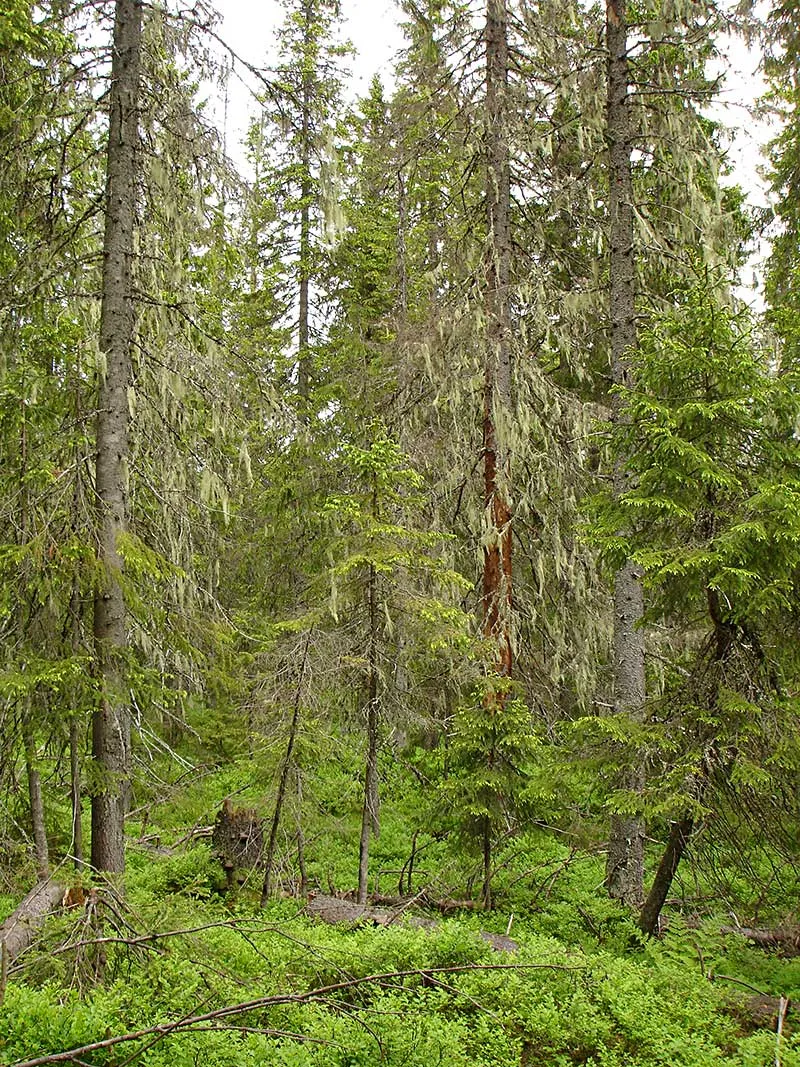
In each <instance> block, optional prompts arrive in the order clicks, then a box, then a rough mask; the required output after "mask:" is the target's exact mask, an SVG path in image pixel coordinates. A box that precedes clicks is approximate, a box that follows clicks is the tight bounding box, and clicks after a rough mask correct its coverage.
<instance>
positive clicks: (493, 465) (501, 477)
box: [482, 0, 513, 677]
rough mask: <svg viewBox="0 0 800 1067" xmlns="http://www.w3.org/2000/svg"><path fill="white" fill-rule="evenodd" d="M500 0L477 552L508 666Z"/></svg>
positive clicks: (494, 39)
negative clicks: (484, 532) (481, 531)
mask: <svg viewBox="0 0 800 1067" xmlns="http://www.w3.org/2000/svg"><path fill="white" fill-rule="evenodd" d="M507 87H508V15H507V10H506V0H488V3H487V8H486V150H487V164H486V215H487V226H488V233H489V241H488V248H487V252H486V323H487V326H486V339H487V352H486V369H485V377H484V398H483V457H484V459H483V461H484V507H485V510H486V519H487V522H488V526H489V535H488V539H487V543H486V546H485V548H484V557H483V590H482V593H483V632H484V636H485V637H486V638H487V639H488V640H490V641H491V642H492V643H493V644H494V646H495V648H496V659H495V670H496V672H497V673H498V674H499V675H501V676H503V677H510V676H511V673H512V669H513V641H512V634H511V608H512V553H511V544H512V539H511V538H512V534H511V521H512V507H511V464H510V455H509V447H508V441H507V437H508V423H509V421H510V418H511V408H512V391H511V343H510V332H511V330H510V321H509V307H508V291H509V280H510V274H511V237H510V220H509V216H510V197H511V190H510V178H509V148H508V128H507V126H508V124H507V118H506V109H507V99H506V96H507Z"/></svg>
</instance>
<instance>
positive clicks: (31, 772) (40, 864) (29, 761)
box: [22, 701, 50, 879]
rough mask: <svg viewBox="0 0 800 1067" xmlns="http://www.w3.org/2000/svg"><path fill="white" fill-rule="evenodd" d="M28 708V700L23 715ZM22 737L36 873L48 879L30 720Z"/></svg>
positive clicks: (42, 820)
mask: <svg viewBox="0 0 800 1067" xmlns="http://www.w3.org/2000/svg"><path fill="white" fill-rule="evenodd" d="M27 709H28V702H27V701H26V702H25V709H24V710H23V716H25V714H26V711H27ZM22 737H23V743H24V745H25V770H26V772H27V777H28V800H29V802H30V809H31V825H32V828H33V843H34V848H35V850H36V873H37V874H38V875H39V877H40V878H41V879H46V878H47V877H48V875H49V874H50V854H49V851H48V848H47V830H46V828H45V820H44V799H43V797H42V776H41V774H40V772H39V761H38V758H37V755H36V741H35V738H34V734H33V729H32V727H31V724H30V722H29V721H23V724H22Z"/></svg>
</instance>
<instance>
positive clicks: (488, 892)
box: [481, 815, 492, 908]
mask: <svg viewBox="0 0 800 1067" xmlns="http://www.w3.org/2000/svg"><path fill="white" fill-rule="evenodd" d="M481 897H482V902H483V906H484V908H491V906H492V820H491V819H490V818H489V816H488V815H484V817H483V891H482V893H481Z"/></svg>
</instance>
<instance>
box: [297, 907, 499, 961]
mask: <svg viewBox="0 0 800 1067" xmlns="http://www.w3.org/2000/svg"><path fill="white" fill-rule="evenodd" d="M412 899H413V898H412ZM409 903H410V901H405V902H404V903H403V904H402V905H401V906H400V907H399V908H380V907H375V906H374V905H372V904H356V903H355V902H354V901H352V900H342V899H340V898H339V897H330V896H327V895H326V894H325V893H316V894H315V895H314V896H313V897H310V898H309V901H308V904H307V905H306V908H305V912H306V915H308V916H309V917H310V918H312V919H319V920H320V921H321V922H324V923H328V924H329V925H331V926H335V925H337V924H339V923H346V924H349V925H351V926H358V925H368V926H369V925H372V926H393V925H395V924H396V923H397V922H398V921H400V920H401V919H402V920H403V921H404V922H405V923H407V924H408V925H409V926H415V927H417V928H418V929H422V930H435V929H436V928H437V927H438V926H439V925H440V924H439V922H438V921H437V920H436V919H424V918H422V917H421V916H419V915H407V914H405V909H406V908H407V907H408V905H409ZM480 937H481V938H482V939H483V940H484V941H485V942H486V943H487V944H489V945H491V947H492V948H493V949H494V950H495V952H517V951H518V950H519V945H518V944H517V942H516V941H514V940H513V939H512V938H510V937H506V936H505V935H504V934H492V933H488V932H487V931H481V933H480Z"/></svg>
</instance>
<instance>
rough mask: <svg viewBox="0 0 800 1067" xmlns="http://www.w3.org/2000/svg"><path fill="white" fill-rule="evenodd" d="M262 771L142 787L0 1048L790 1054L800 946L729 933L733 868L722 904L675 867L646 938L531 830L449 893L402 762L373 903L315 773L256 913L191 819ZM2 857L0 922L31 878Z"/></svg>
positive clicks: (32, 976)
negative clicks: (478, 903)
mask: <svg viewBox="0 0 800 1067" xmlns="http://www.w3.org/2000/svg"><path fill="white" fill-rule="evenodd" d="M263 775H264V768H263V767H262V766H260V765H259V764H258V762H257V761H249V760H244V761H242V760H239V761H237V762H235V763H233V764H229V765H227V766H226V767H225V768H224V769H213V768H208V769H207V770H205V771H200V770H197V771H195V772H194V773H193V774H192V775H191V777H190V778H186V779H184V780H182V781H180V782H177V783H176V784H175V785H174V786H173V787H171V788H170V789H165V788H163V786H159V787H158V788H157V787H156V784H155V783H154V785H153V789H152V797H151V798H150V799H149V800H148V801H147V803H145V804H142V805H141V807H140V809H139V810H138V811H135V812H134V813H133V814H132V816H131V819H130V825H129V827H128V831H129V849H128V869H127V873H126V877H125V886H124V895H123V894H122V893H114V894H112V893H110V892H109V891H108V890H94V891H93V890H92V889H91V887H90V886H89V883H88V882H87V881H85V882H84V886H83V888H82V889H80V890H79V891H77V892H73V896H72V899H73V900H74V901H75V902H76V903H75V904H74V906H73V907H71V908H66V909H62V910H60V912H59V913H58V914H56V915H54V916H53V917H52V918H51V919H50V920H48V922H47V924H46V925H45V927H44V928H43V929H42V931H41V932H40V933H39V934H38V935H37V937H36V939H35V941H34V944H33V946H32V947H31V948H30V949H28V950H27V951H26V952H25V953H23V954H22V955H21V956H20V957H19V958H18V959H16V960H14V961H13V962H12V965H11V967H10V968H9V973H8V975H7V979H5V980H4V982H3V986H2V997H3V1001H2V1006H1V1007H0V1064H2V1065H3V1067H10V1065H21V1064H26V1065H34V1064H35V1065H37V1067H38V1065H44V1064H47V1063H67V1064H91V1065H93V1067H100V1065H106V1067H111V1065H114V1067H125V1065H128V1064H143V1065H144V1064H146V1065H148V1067H197V1065H202V1067H260V1065H263V1067H266V1065H270V1067H273V1065H274V1067H356V1065H372V1064H376V1065H377V1064H381V1065H386V1067H434V1065H439V1064H441V1065H442V1067H462V1065H463V1067H467V1065H469V1067H484V1065H485V1067H489V1065H493V1067H511V1065H514V1067H517V1065H520V1067H524V1065H542V1067H550V1065H552V1067H567V1065H574V1064H586V1065H590V1064H591V1065H596V1067H656V1065H659V1067H667V1065H669V1067H701V1065H702V1067H705V1065H709V1067H710V1065H712V1064H714V1065H727V1067H734V1065H736V1067H800V1015H798V1014H796V1013H795V1010H794V1008H793V1007H792V1002H793V1001H795V999H796V998H797V1000H800V959H797V958H792V957H787V958H783V957H781V956H780V955H777V954H770V953H767V952H764V951H762V950H760V949H757V948H755V947H752V946H750V945H749V944H748V943H747V940H746V939H745V938H744V937H742V936H740V935H738V934H736V933H731V932H730V931H729V930H728V931H727V932H725V928H730V926H731V925H732V923H733V925H736V918H737V917H736V915H734V917H733V918H732V916H731V910H732V902H733V901H736V902H737V903H738V906H740V907H743V908H745V907H748V906H749V907H751V912H752V900H751V899H750V897H748V896H747V894H748V892H750V896H751V897H752V892H751V891H750V890H748V888H747V885H746V878H744V877H743V876H741V883H738V882H736V877H737V876H735V875H730V876H729V877H728V878H727V882H726V887H725V894H726V896H725V897H724V899H725V903H720V900H721V899H723V898H722V897H721V896H720V895H719V890H718V889H716V890H715V893H711V892H710V890H709V887H708V886H707V885H706V884H704V882H703V878H702V877H701V874H700V873H699V872H698V870H697V869H694V868H692V869H689V868H687V874H686V876H685V880H684V882H683V883H682V884H679V885H678V886H677V889H676V895H675V897H674V899H673V900H672V901H671V902H670V905H669V908H668V911H667V914H666V928H665V930H664V933H663V935H662V936H661V937H660V938H659V939H654V940H651V941H645V940H644V939H643V938H642V937H641V935H640V934H639V933H638V931H637V929H636V926H635V923H634V922H633V919H632V918H631V916H630V915H628V914H626V913H625V911H624V909H622V908H621V907H620V906H619V905H617V904H616V903H614V902H612V901H609V900H608V899H607V897H606V896H605V894H604V890H603V885H602V883H603V856H602V852H601V849H600V848H599V846H596V845H594V844H593V843H592V842H591V841H590V840H585V839H579V838H578V837H576V836H573V835H572V834H571V833H570V832H569V831H568V830H566V829H564V828H561V830H560V831H559V832H554V831H553V829H551V828H547V827H544V826H541V825H540V826H535V827H532V828H530V829H528V830H527V831H525V832H523V833H519V834H517V835H515V836H514V837H513V838H510V839H509V840H507V841H506V842H504V843H501V845H500V847H499V848H498V851H497V854H496V858H495V876H494V890H495V904H494V907H493V908H492V910H490V911H486V910H482V909H480V908H477V907H474V906H472V907H466V906H464V907H461V908H459V907H458V904H459V902H462V903H466V898H467V897H468V895H469V893H470V891H472V892H473V893H475V892H477V890H476V887H475V884H474V883H475V879H476V876H477V872H476V857H475V856H474V855H473V854H472V853H471V852H470V850H469V849H468V848H467V847H466V846H465V844H464V842H463V841H461V840H460V839H459V838H458V836H457V834H455V833H454V832H453V833H447V832H436V833H433V832H426V831H425V830H424V829H422V828H421V824H422V825H424V821H425V820H424V818H422V819H421V816H424V813H425V802H424V798H423V797H422V796H421V795H420V792H419V779H418V777H417V776H415V775H413V774H411V773H408V772H407V771H405V770H403V769H402V768H400V767H395V768H394V769H393V771H392V772H391V774H390V775H389V778H390V780H389V781H384V783H383V784H384V787H385V800H384V804H383V811H382V832H381V834H380V836H379V838H378V839H377V840H375V841H374V842H373V848H372V855H371V888H372V890H373V893H374V894H376V895H377V896H378V898H379V904H380V907H381V908H382V909H383V910H382V911H381V912H378V913H375V914H372V913H367V914H366V916H354V913H353V911H352V908H353V905H352V897H351V894H350V893H349V891H350V890H352V887H353V886H354V884H355V881H356V876H357V867H358V856H357V847H358V819H359V815H358V779H357V777H355V778H354V777H353V776H352V774H351V773H350V769H349V768H347V767H345V768H339V770H336V771H330V768H329V773H327V775H326V774H323V775H318V776H317V777H316V779H315V783H314V784H315V788H314V792H313V796H312V795H311V791H310V790H309V789H306V796H305V801H304V808H303V810H304V826H303V834H304V846H305V848H304V851H305V866H306V870H307V877H308V883H309V887H310V889H311V890H312V891H315V892H316V893H317V894H318V896H317V897H316V898H315V899H316V901H317V903H316V907H315V905H314V900H313V899H312V902H311V905H310V906H309V905H308V903H307V902H306V901H305V900H303V899H300V898H299V897H297V896H295V895H293V894H294V893H295V892H296V883H297V864H296V833H297V830H296V827H295V825H294V815H293V813H292V811H291V810H287V812H286V817H285V820H284V825H285V827H286V828H285V831H284V830H282V831H281V835H280V838H279V848H278V857H279V864H278V868H277V870H276V875H277V885H278V887H279V890H280V895H276V897H275V899H273V900H272V901H271V903H270V904H269V905H268V907H267V908H265V909H263V910H262V909H260V908H259V897H260V891H261V877H260V872H258V871H249V872H247V871H245V872H242V875H241V878H237V879H236V880H235V881H236V885H235V887H234V888H233V889H232V890H228V889H227V888H226V879H225V874H224V872H223V870H222V867H221V865H220V863H219V861H218V858H217V857H215V855H214V854H213V849H212V846H211V842H210V838H209V829H210V827H211V825H212V824H213V821H214V818H215V815H216V812H217V811H218V809H219V807H220V805H221V803H222V800H223V799H224V798H225V797H229V796H230V797H233V799H234V801H235V802H236V804H237V805H241V806H252V807H254V808H257V809H258V810H259V811H260V812H261V813H262V814H263V815H264V817H265V818H267V819H269V818H270V817H271V809H270V808H269V804H268V803H265V801H264V798H265V796H267V797H268V796H269V795H270V789H269V788H265V785H264V777H263ZM412 843H413V845H414V853H415V860H414V865H413V868H412V869H411V871H409V857H410V854H411V850H412ZM654 858H655V854H654ZM23 870H24V872H25V873H23ZM28 873H30V879H31V880H30V881H29V883H28V885H27V886H25V885H23V882H22V880H23V878H24V877H25V876H26V875H27V874H28ZM17 875H18V878H19V883H18V884H17V885H14V884H12V883H11V881H10V879H8V880H7V883H6V884H7V888H8V892H7V894H6V895H5V896H2V897H0V919H2V918H4V917H5V915H7V914H9V913H10V912H11V911H12V909H13V908H14V907H15V906H16V905H17V904H18V902H19V899H20V898H21V896H22V895H23V894H24V891H25V889H26V888H29V887H30V884H32V881H33V880H35V875H33V873H32V871H28V869H27V868H24V865H21V866H18V867H17ZM56 876H57V877H58V878H59V879H60V880H62V881H67V882H71V883H75V877H74V875H73V874H72V873H71V872H70V873H68V872H67V869H66V867H63V868H62V869H61V870H59V871H57V872H56ZM401 890H402V893H401ZM737 892H738V893H739V897H736V893H737ZM400 895H404V896H405V897H406V898H407V901H406V903H405V904H404V905H403V906H402V907H401V908H399V909H398V908H396V907H394V908H393V907H391V905H390V904H387V903H386V902H387V900H389V901H391V900H392V898H395V897H398V896H400ZM714 895H716V899H714V900H711V899H710V898H711V897H712V896H714ZM324 901H332V902H333V903H332V904H331V905H330V906H328V911H329V914H323V913H324V912H325V907H322V906H321V902H324ZM336 901H341V914H338V915H336V914H331V913H330V907H332V906H333V905H334V904H335V902H336ZM434 902H435V903H436V905H437V906H435V907H433V906H432V904H433V903H434ZM443 902H444V903H443ZM426 905H427V906H426ZM762 910H763V907H762ZM777 914H778V913H777V912H776V913H775V915H776V917H777ZM742 915H743V916H747V918H748V919H749V918H751V917H752V916H751V913H747V912H743V913H742ZM381 916H382V917H381ZM387 916H388V919H387ZM376 918H377V921H375V920H376ZM781 918H784V919H785V918H786V916H785V915H784V916H781ZM332 919H333V920H338V921H335V922H331V921H330V920H332ZM354 919H356V920H357V921H354ZM325 920H328V921H325ZM421 920H424V921H421ZM744 921H745V919H744V918H742V922H744ZM487 934H492V935H496V940H494V941H493V940H492V939H491V938H487V937H486V936H485V935H487Z"/></svg>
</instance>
